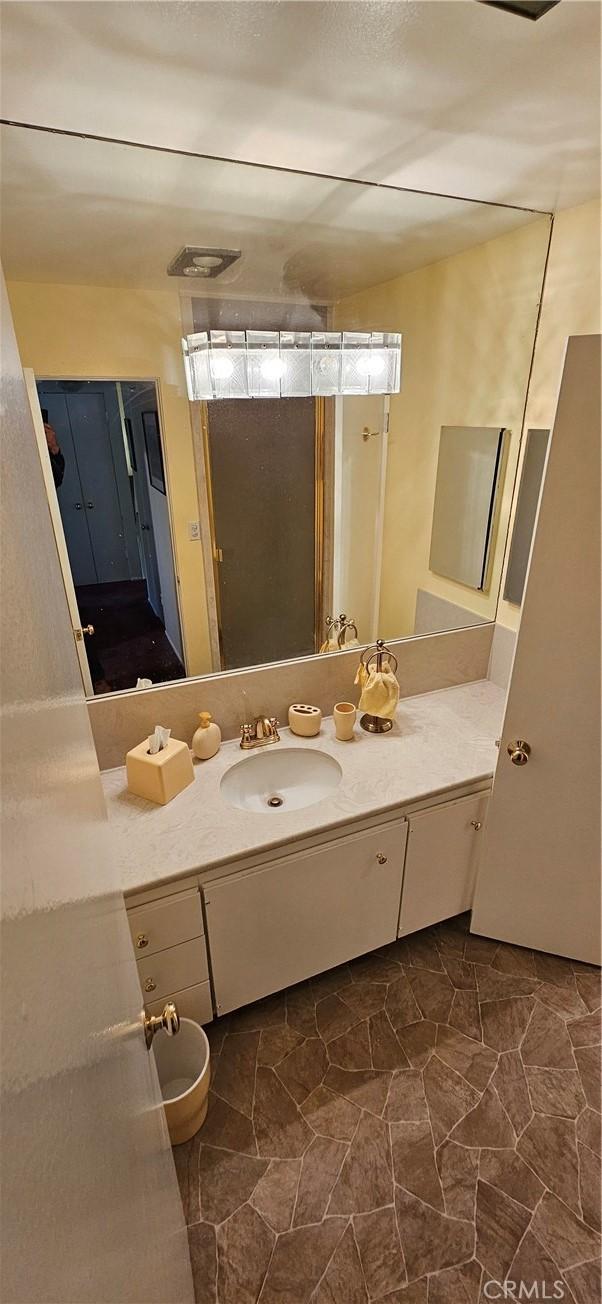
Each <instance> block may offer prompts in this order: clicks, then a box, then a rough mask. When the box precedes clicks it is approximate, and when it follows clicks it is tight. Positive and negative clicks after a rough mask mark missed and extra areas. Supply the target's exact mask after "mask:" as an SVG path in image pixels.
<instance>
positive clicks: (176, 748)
mask: <svg viewBox="0 0 602 1304" xmlns="http://www.w3.org/2000/svg"><path fill="white" fill-rule="evenodd" d="M125 769H126V774H127V784H128V788H129V790H130V792H133V793H135V794H136V796H137V797H146V799H147V801H155V802H158V804H159V805H160V806H165V805H166V804H167V802H168V801H171V799H172V797H177V795H178V793H179V792H181V791H182V789H183V788H187V787H188V784H189V783H193V782H194V768H193V765H192V756H191V754H190V748H189V747H188V745H187V743H180V742H178V739H177V738H170V739H169V740H168V742H167V744H166V746H165V747H162V748H161V751H160V752H155V755H154V756H150V755H149V751H148V738H145V739H144V742H143V743H138V746H137V747H132V750H131V752H128V754H127V756H126V758H125Z"/></svg>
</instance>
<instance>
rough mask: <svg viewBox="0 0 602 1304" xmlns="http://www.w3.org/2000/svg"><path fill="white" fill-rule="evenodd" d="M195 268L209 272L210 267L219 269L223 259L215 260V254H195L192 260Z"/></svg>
mask: <svg viewBox="0 0 602 1304" xmlns="http://www.w3.org/2000/svg"><path fill="white" fill-rule="evenodd" d="M192 261H193V263H194V265H195V267H199V268H201V269H206V270H207V271H209V270H210V269H211V268H212V267H221V264H222V263H223V261H224V260H223V258H216V256H215V254H197V255H196V256H195V257H194V258H193V260H192Z"/></svg>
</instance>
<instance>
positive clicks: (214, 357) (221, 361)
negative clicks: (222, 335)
mask: <svg viewBox="0 0 602 1304" xmlns="http://www.w3.org/2000/svg"><path fill="white" fill-rule="evenodd" d="M211 370H212V372H213V375H214V377H215V379H216V380H229V378H230V376H231V375H232V373H233V371H234V364H233V363H232V361H231V360H230V358H226V357H224V356H223V354H220V353H212V354H211Z"/></svg>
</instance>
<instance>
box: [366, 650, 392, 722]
mask: <svg viewBox="0 0 602 1304" xmlns="http://www.w3.org/2000/svg"><path fill="white" fill-rule="evenodd" d="M375 657H376V670H377V673H378V674H380V673H381V671H382V668H383V657H386V658H387V659H388V661H389V663H390V662H391V661H394V662H395V665H394V666H393V667H392V669H393V674H396V672H397V667H398V665H399V662H398V660H397V657H396V656H395V653H394V652H392V651H391V649H390V648H388V647H387V645H386V643H385V642H384V641H383V639H382V638H377V640H376V643H374V644H373V645H372V646H371V647H367V648H364V651H363V652H362V655H361V657H360V662H361V664H362V665H363V666H364V668H365V669H366V670H367V669H368V667H369V665H370V663H371V661H373V660H374V658H375ZM360 725H361V727H362V729H365V730H366V733H388V732H389V730H390V729H392V728H393V721H392V720H381V718H380V716H379V715H369V713H368V712H367V711H366V713H365V714H364V715H363V716H362V717H361V719H360Z"/></svg>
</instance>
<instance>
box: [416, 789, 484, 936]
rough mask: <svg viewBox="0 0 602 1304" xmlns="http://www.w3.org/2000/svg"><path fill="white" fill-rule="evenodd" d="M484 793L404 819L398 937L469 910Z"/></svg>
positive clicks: (479, 840) (479, 846) (478, 852)
mask: <svg viewBox="0 0 602 1304" xmlns="http://www.w3.org/2000/svg"><path fill="white" fill-rule="evenodd" d="M488 801H489V794H488V793H487V792H480V793H476V794H475V795H473V796H471V797H461V798H460V799H459V800H458V801H447V802H444V803H443V804H442V805H440V806H432V807H430V808H429V809H428V810H423V811H418V812H417V813H416V814H414V815H410V816H409V817H408V842H407V850H406V862H405V871H404V876H403V888H402V894H401V912H400V917H399V936H400V937H404V936H405V934H406V933H415V932H416V931H417V929H419V928H427V927H428V925H429V924H436V923H438V922H439V920H440V919H450V918H451V917H452V915H459V914H461V913H462V911H463V910H470V907H471V906H472V898H473V893H474V886H475V880H476V875H477V870H478V863H479V856H480V852H481V845H482V834H483V828H484V825H485V819H486V815H487V805H488Z"/></svg>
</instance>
